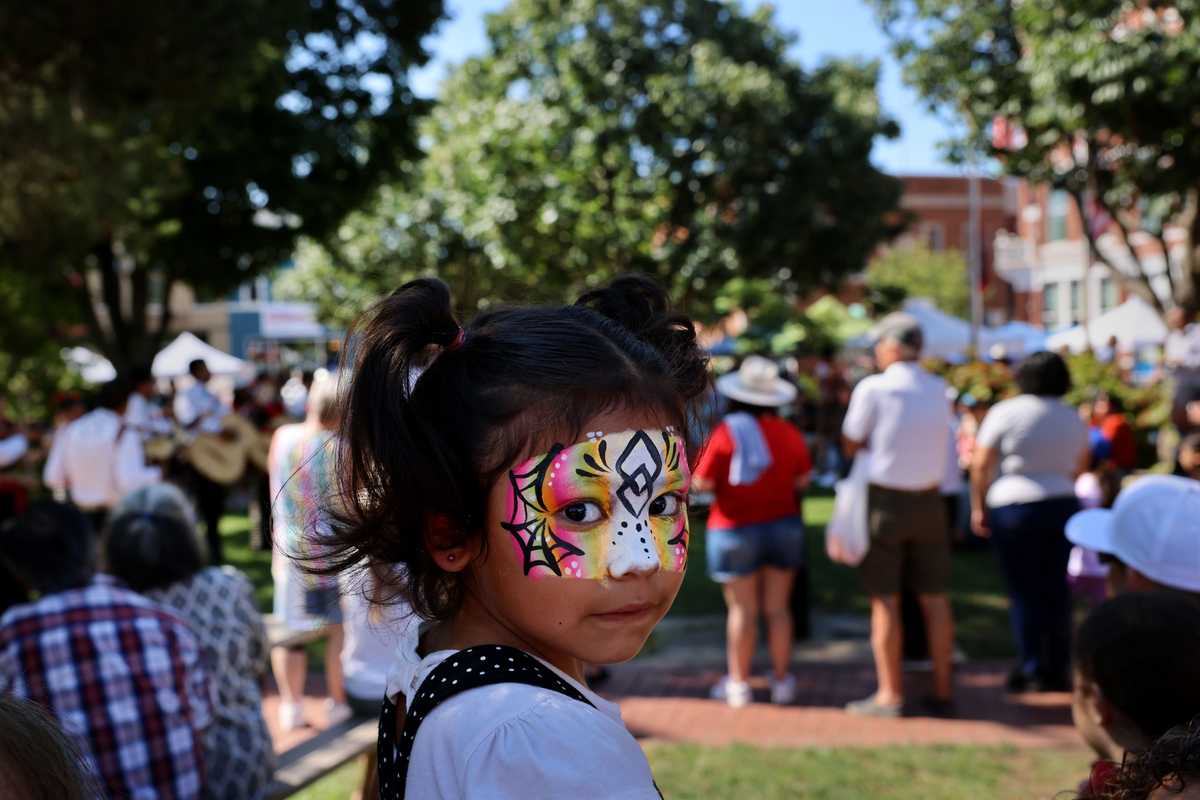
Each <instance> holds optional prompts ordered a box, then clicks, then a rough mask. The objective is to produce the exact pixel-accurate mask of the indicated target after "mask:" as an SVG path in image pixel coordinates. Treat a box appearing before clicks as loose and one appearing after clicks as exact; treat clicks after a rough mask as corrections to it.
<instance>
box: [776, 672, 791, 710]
mask: <svg viewBox="0 0 1200 800" xmlns="http://www.w3.org/2000/svg"><path fill="white" fill-rule="evenodd" d="M771 702H772V703H774V704H775V705H777V706H790V705H791V704H792V703H794V702H796V676H795V675H790V674H789V675H785V676H784V677H782V678H771Z"/></svg>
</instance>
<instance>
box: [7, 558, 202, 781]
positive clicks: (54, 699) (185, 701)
mask: <svg viewBox="0 0 1200 800" xmlns="http://www.w3.org/2000/svg"><path fill="white" fill-rule="evenodd" d="M199 663H200V650H199V648H198V646H197V644H196V640H195V638H194V637H193V636H192V634H191V632H190V631H189V630H188V628H187V626H186V625H184V623H182V622H181V621H179V620H178V619H176V618H175V617H173V616H171V615H170V614H169V613H167V612H166V611H164V610H162V609H161V608H159V607H158V606H156V605H154V604H153V603H151V602H150V601H149V600H147V599H145V598H143V597H141V596H140V595H137V594H134V593H133V592H131V591H129V590H128V589H123V588H121V587H120V586H119V585H118V584H117V583H116V582H115V581H113V580H112V579H110V578H107V577H105V576H99V577H97V578H96V580H95V581H93V582H92V583H91V584H90V585H89V586H86V587H84V588H82V589H71V590H68V591H65V592H58V593H55V594H52V595H47V596H46V597H43V598H41V599H40V600H37V601H35V602H32V603H25V604H22V605H18V606H14V607H13V608H10V609H9V610H8V611H7V612H5V614H4V616H3V617H0V693H12V694H15V695H17V696H18V697H26V698H29V699H30V700H33V701H35V702H37V703H39V704H41V705H42V706H44V707H45V708H47V709H48V710H49V711H50V713H52V714H53V715H54V716H55V717H56V718H57V719H58V720H59V722H61V723H62V726H63V730H65V731H66V732H67V733H68V734H70V735H71V736H72V737H73V738H74V739H75V740H76V742H77V743H78V744H79V747H80V749H81V750H82V751H83V753H84V755H85V758H87V760H88V762H89V766H90V767H91V769H92V771H93V772H94V773H95V774H96V775H98V776H99V778H100V781H101V783H102V785H103V787H104V789H105V791H106V794H107V795H108V796H110V797H119V798H133V799H134V800H142V799H143V798H145V800H157V799H158V798H195V797H198V796H199V795H200V791H201V786H202V783H203V753H202V742H201V736H200V733H201V731H202V730H203V729H204V728H205V727H206V726H207V725H208V722H209V699H208V686H207V681H206V678H205V676H204V673H203V671H202V670H201V669H200V666H199Z"/></svg>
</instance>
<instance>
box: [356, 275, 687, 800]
mask: <svg viewBox="0 0 1200 800" xmlns="http://www.w3.org/2000/svg"><path fill="white" fill-rule="evenodd" d="M353 354H354V363H353V373H352V374H353V379H352V381H351V383H350V386H349V390H348V394H347V396H346V401H345V413H346V417H345V420H344V423H343V429H342V434H343V435H342V437H341V440H340V441H341V448H342V449H341V452H340V456H339V458H340V463H339V471H340V473H341V491H340V493H339V494H340V498H339V503H340V508H338V509H337V510H336V511H335V512H334V513H335V516H336V518H337V520H338V524H336V525H335V532H336V533H335V539H336V546H337V548H338V549H337V552H336V554H335V555H336V558H335V561H336V565H335V566H336V568H341V569H350V568H353V567H354V565H356V564H361V563H363V562H364V561H365V562H367V563H370V564H372V565H375V566H376V567H377V568H376V569H375V570H374V571H375V572H376V574H379V573H380V570H379V569H378V567H379V566H380V565H398V566H399V567H400V569H398V570H392V571H390V572H388V573H387V574H390V575H395V576H397V577H396V578H395V579H394V581H393V585H392V586H391V587H390V588H392V589H394V590H395V593H397V594H399V595H400V596H401V597H403V598H404V599H405V600H407V601H409V602H410V603H411V604H412V606H413V607H414V609H415V610H416V612H417V613H418V614H419V615H420V617H421V618H422V620H423V622H422V624H420V625H410V626H408V628H407V630H408V633H407V634H406V635H405V637H404V640H403V642H402V645H401V648H400V650H401V652H400V653H399V656H398V662H397V665H396V667H395V668H394V669H393V671H392V674H391V675H390V677H389V687H388V692H389V696H388V697H387V699H386V700H385V703H384V710H383V713H382V715H381V719H380V741H379V784H380V796H381V797H383V798H389V800H390V798H399V797H404V796H406V793H407V796H408V797H410V798H422V799H423V800H424V798H471V797H478V798H507V797H512V798H516V797H520V798H540V797H547V798H549V797H606V798H656V797H658V796H659V794H658V791H657V789H656V788H655V786H654V779H653V777H652V775H651V773H650V767H649V765H648V763H647V761H646V758H645V756H644V755H643V754H642V752H641V749H640V748H639V747H638V745H637V742H636V741H634V739H633V737H632V736H631V735H630V734H629V732H628V731H627V730H626V729H625V727H624V725H623V724H622V723H621V716H620V712H619V710H618V708H617V706H616V705H615V704H613V703H610V702H608V701H606V700H604V699H603V698H601V697H599V696H598V695H596V694H594V693H593V692H591V691H590V690H589V689H588V688H587V685H586V682H585V679H584V669H585V665H588V664H607V663H614V662H621V661H626V660H628V659H630V658H633V657H634V656H635V655H636V654H637V653H638V651H639V650H640V649H641V647H642V645H643V644H644V643H645V641H646V638H647V637H648V636H649V634H650V631H651V630H652V629H653V628H654V626H655V624H656V623H657V622H658V621H659V620H660V619H661V618H662V617H663V615H664V614H665V613H666V612H667V609H668V608H670V606H671V603H672V601H673V600H674V598H675V594H676V592H677V591H678V590H679V585H680V582H681V581H682V579H683V571H684V568H685V567H686V565H687V556H688V525H687V511H686V506H687V492H688V484H689V480H690V473H689V469H688V459H687V453H686V444H687V442H688V438H687V433H688V431H687V425H688V421H689V419H690V416H691V415H690V408H691V406H690V404H691V401H693V400H694V399H695V398H697V397H698V396H699V395H700V394H701V393H702V392H703V391H704V389H705V387H706V386H707V369H706V363H705V360H704V357H703V356H702V354H701V352H700V351H699V349H698V348H697V346H696V341H695V331H694V329H693V327H692V324H691V323H690V322H689V321H688V320H687V319H686V318H684V317H680V316H672V315H670V314H669V313H668V311H667V304H666V298H665V296H664V294H663V293H662V291H661V290H660V289H659V288H658V287H657V286H655V285H654V284H653V283H652V282H650V281H649V280H648V279H645V278H639V277H625V278H622V279H619V280H618V281H615V282H614V283H613V284H612V285H611V286H610V287H608V288H605V289H600V290H596V291H593V292H589V293H588V294H586V295H585V296H584V297H583V298H581V299H580V300H579V302H578V303H576V305H574V306H569V307H562V308H523V309H511V310H501V311H491V312H486V313H484V314H482V315H480V316H479V317H478V318H476V319H475V320H474V321H473V322H472V323H471V324H470V325H469V326H468V327H466V328H465V329H464V328H460V327H459V324H458V323H457V322H456V321H455V319H454V317H453V315H452V313H451V300H450V295H449V292H448V290H447V288H446V286H445V284H443V283H441V282H440V281H437V280H433V279H422V280H417V281H413V282H411V283H408V284H405V285H404V286H402V287H400V289H398V290H397V291H396V292H395V293H394V294H392V295H391V296H390V297H389V298H387V299H386V300H384V301H383V302H381V303H380V304H379V305H378V306H376V307H375V308H374V309H373V310H372V311H371V312H369V313H368V315H367V317H366V318H365V320H363V321H362V322H361V323H360V325H359V326H358V329H357V331H356V333H355V334H354V336H353Z"/></svg>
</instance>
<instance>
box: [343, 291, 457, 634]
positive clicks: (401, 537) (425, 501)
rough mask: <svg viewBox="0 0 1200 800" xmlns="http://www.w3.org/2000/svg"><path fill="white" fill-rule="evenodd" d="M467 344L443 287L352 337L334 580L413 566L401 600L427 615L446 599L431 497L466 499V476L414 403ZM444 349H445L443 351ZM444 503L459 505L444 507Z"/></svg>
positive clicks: (391, 304) (386, 310)
mask: <svg viewBox="0 0 1200 800" xmlns="http://www.w3.org/2000/svg"><path fill="white" fill-rule="evenodd" d="M460 340H461V328H460V327H459V324H458V321H457V320H456V319H455V318H454V314H453V311H452V306H451V299H450V290H449V289H448V288H447V286H446V284H445V283H443V282H442V281H440V280H437V279H436V278H422V279H418V280H414V281H410V282H409V283H406V284H404V285H403V286H401V287H400V288H398V289H396V290H395V291H394V292H392V294H391V295H389V296H388V297H386V298H384V299H383V300H381V301H379V302H378V303H376V304H375V306H373V307H372V308H371V309H370V310H368V311H367V312H366V313H365V314H364V315H363V317H362V318H361V319H360V320H359V321H358V322H357V323H356V324H355V325H354V327H353V328H352V329H351V331H350V333H349V334H348V336H347V343H348V344H347V347H346V352H347V354H348V356H349V362H350V363H349V364H348V365H346V368H344V369H343V370H342V373H343V374H344V375H349V376H350V377H351V380H350V381H349V385H348V387H347V388H346V391H345V393H344V396H343V416H342V423H341V427H340V431H339V437H338V458H337V465H338V466H337V470H338V476H337V478H338V480H337V483H338V497H337V499H336V502H330V503H329V506H328V507H327V509H326V516H327V518H329V519H330V521H331V527H332V536H331V537H330V538H331V539H332V542H330V541H329V540H324V541H323V547H324V553H323V555H324V558H325V559H326V563H327V564H328V567H327V568H326V569H323V570H322V571H327V572H330V573H335V572H341V571H344V570H361V569H362V568H364V566H365V567H366V568H367V569H368V570H369V571H372V572H374V571H375V570H377V569H380V568H381V567H380V565H388V564H404V565H407V566H408V567H409V573H410V574H411V575H414V576H420V578H419V579H417V580H416V581H414V582H412V583H411V584H410V585H408V586H406V587H404V588H403V589H402V591H401V594H402V595H403V596H404V598H405V599H406V600H408V601H409V602H410V603H411V604H412V605H413V607H414V608H415V609H416V611H417V612H418V613H420V614H422V615H424V616H427V617H433V616H437V615H438V614H439V613H440V611H441V608H442V605H443V603H444V600H445V595H446V591H447V589H446V585H445V581H444V580H442V579H441V578H442V576H441V573H440V572H439V571H438V570H436V569H432V568H431V567H432V559H431V558H430V557H429V555H428V553H426V551H425V548H424V537H423V532H424V528H425V516H426V511H427V509H428V508H429V500H430V499H431V498H438V497H443V498H444V497H445V496H446V494H447V492H449V493H450V496H451V497H456V496H458V492H457V491H456V487H458V486H459V483H460V481H461V479H462V478H461V475H459V474H456V470H455V468H454V465H453V464H451V463H449V462H448V460H447V457H446V448H445V447H444V443H443V442H441V441H439V440H438V435H437V431H436V430H434V429H433V428H432V426H430V425H428V424H426V422H425V421H424V420H423V419H422V414H421V412H420V410H419V408H417V407H416V405H415V404H414V396H415V395H416V394H417V388H418V385H419V381H420V378H421V376H422V374H423V373H424V372H425V371H426V370H428V369H432V365H433V364H434V363H436V361H437V359H438V358H440V356H441V355H442V354H444V352H445V351H446V350H447V349H449V348H451V347H452V346H454V345H455V344H456V343H457V342H459V341H460ZM439 348H440V349H439ZM443 504H447V505H450V504H452V503H451V502H448V501H445V500H443Z"/></svg>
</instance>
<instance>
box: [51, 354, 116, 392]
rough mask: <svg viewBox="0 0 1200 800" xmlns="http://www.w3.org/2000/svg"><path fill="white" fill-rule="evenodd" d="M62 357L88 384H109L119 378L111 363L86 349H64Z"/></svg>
mask: <svg viewBox="0 0 1200 800" xmlns="http://www.w3.org/2000/svg"><path fill="white" fill-rule="evenodd" d="M62 357H63V361H66V362H67V363H68V364H70V365H71V366H72V367H74V368H75V371H76V372H78V373H79V375H80V377H82V378H83V379H84V380H85V381H87V382H88V383H108V382H109V381H111V380H112V379H113V378H115V377H117V370H116V369H115V368H114V367H113V365H112V362H111V361H109V360H108V359H107V358H105V357H104V356H102V355H100V354H99V353H96V352H93V351H91V350H88V349H87V348H86V347H64V348H63V350H62Z"/></svg>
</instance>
